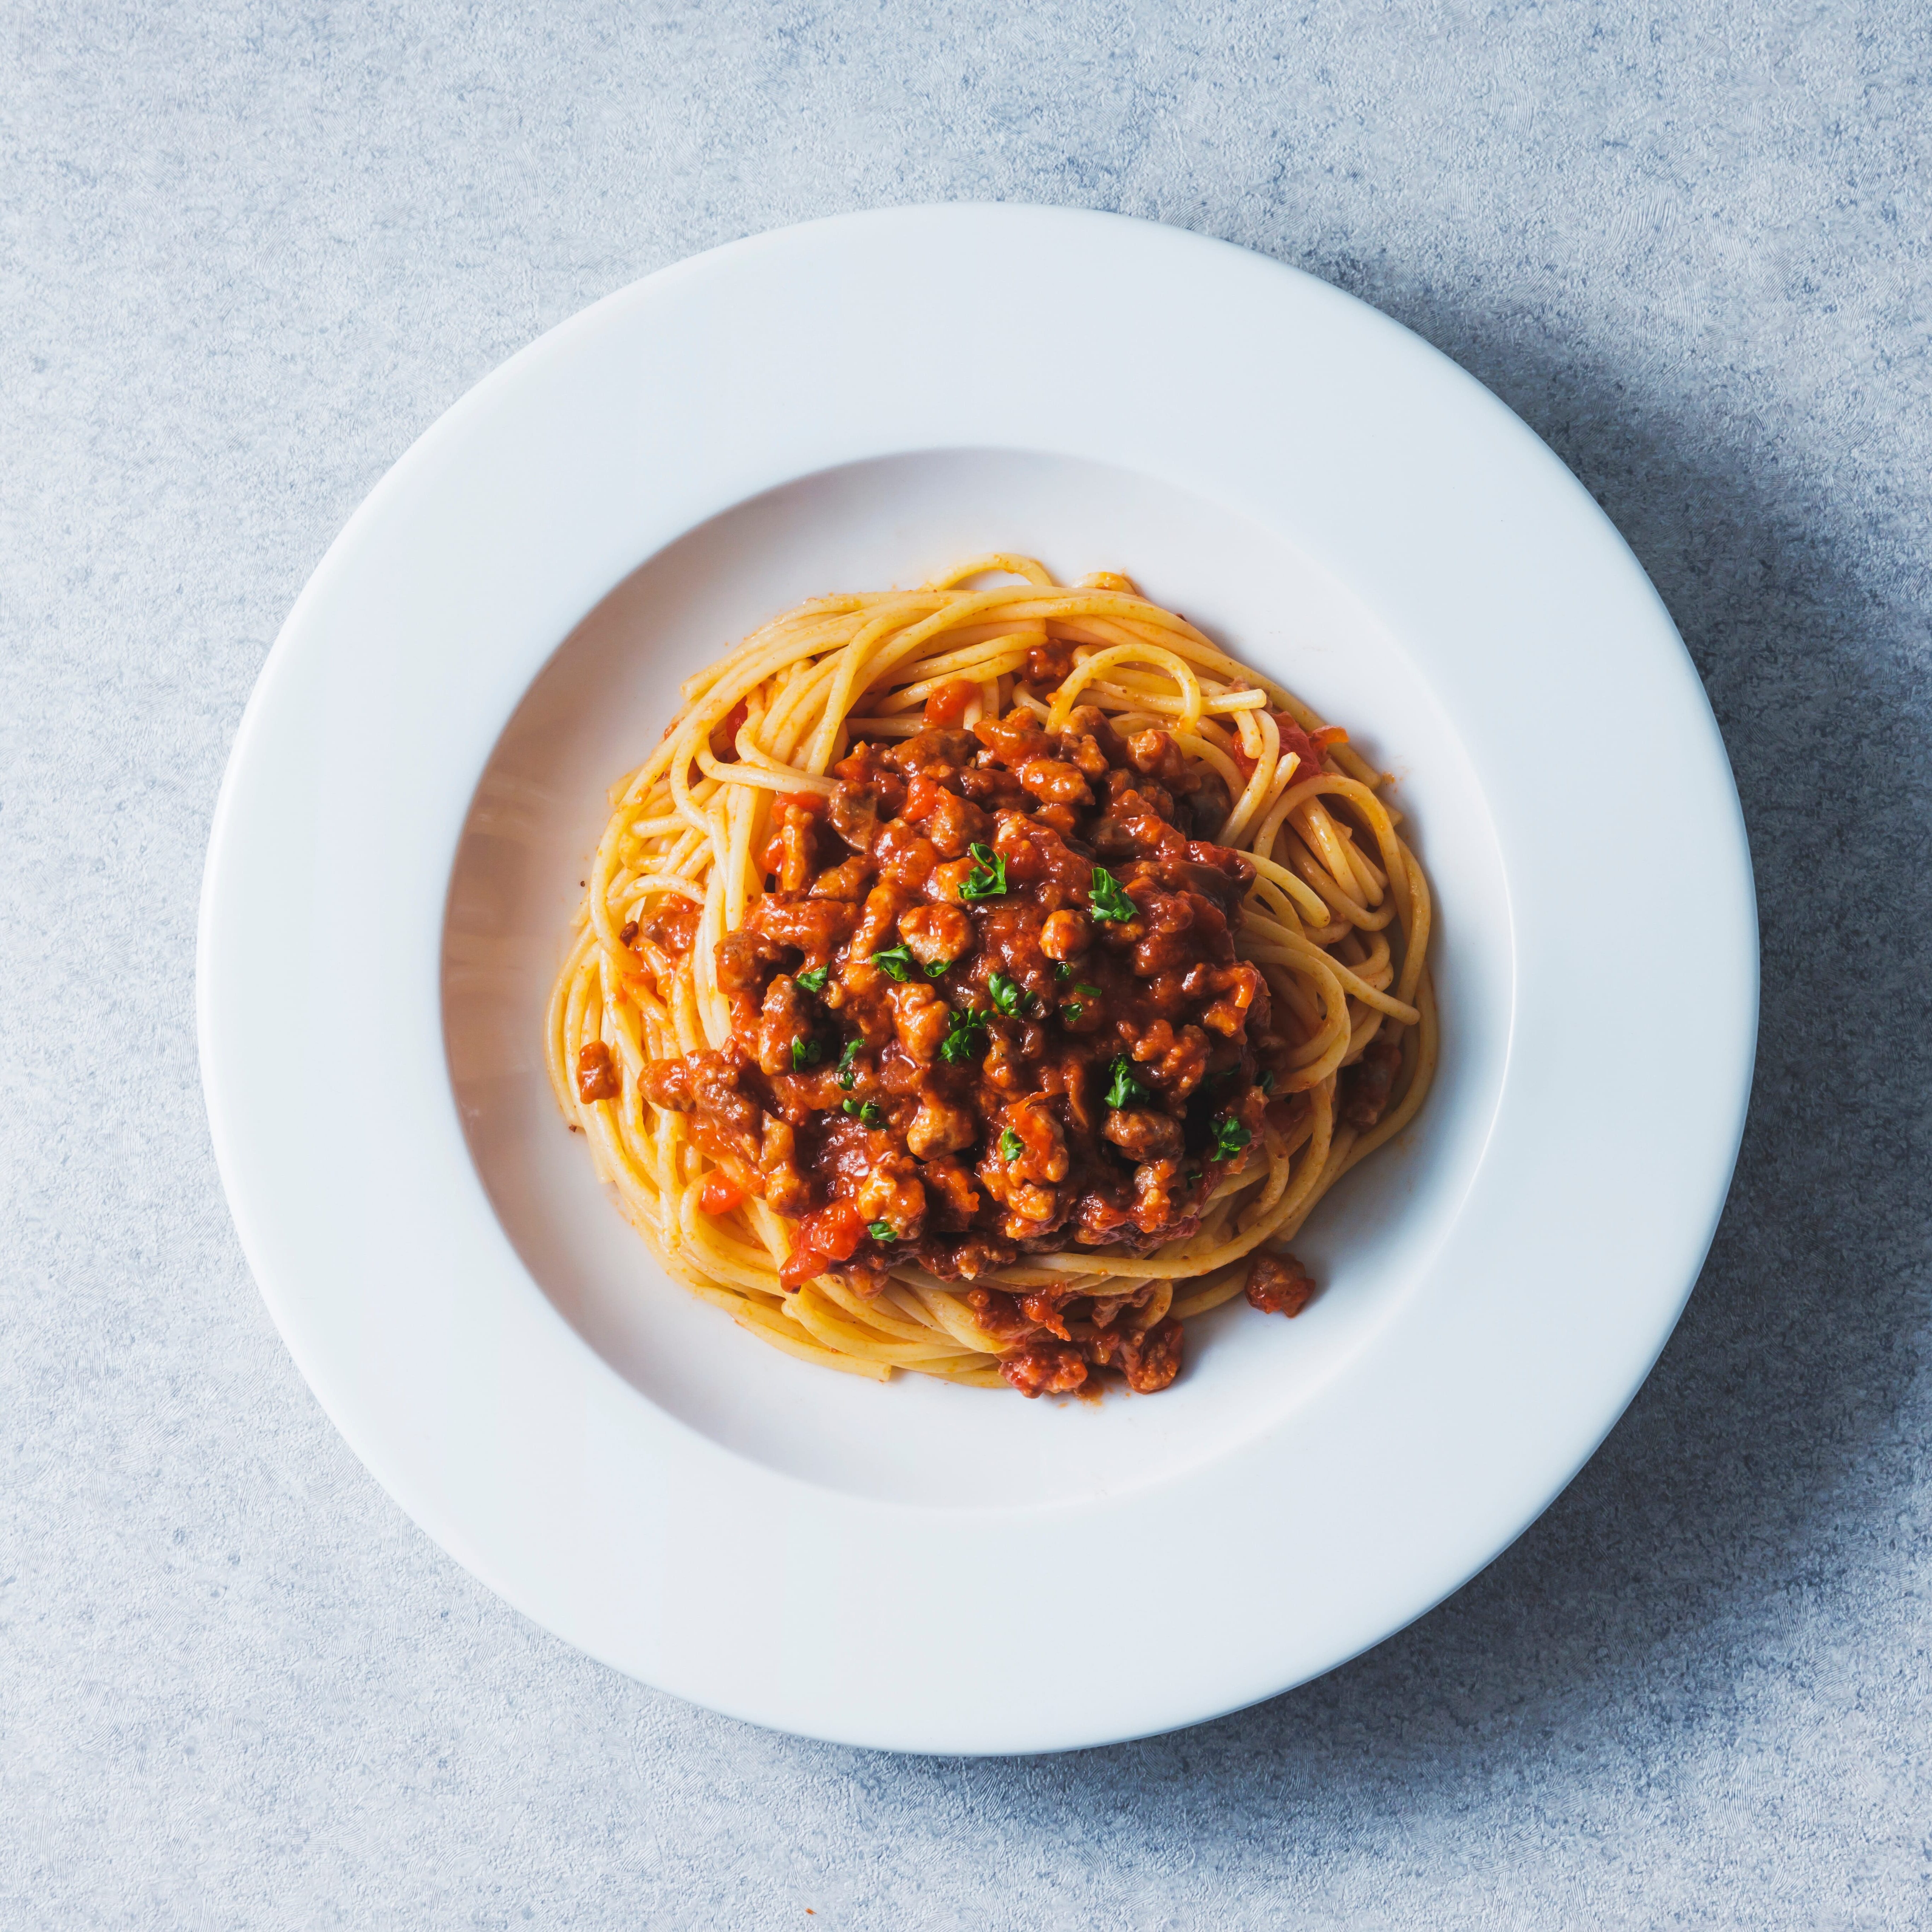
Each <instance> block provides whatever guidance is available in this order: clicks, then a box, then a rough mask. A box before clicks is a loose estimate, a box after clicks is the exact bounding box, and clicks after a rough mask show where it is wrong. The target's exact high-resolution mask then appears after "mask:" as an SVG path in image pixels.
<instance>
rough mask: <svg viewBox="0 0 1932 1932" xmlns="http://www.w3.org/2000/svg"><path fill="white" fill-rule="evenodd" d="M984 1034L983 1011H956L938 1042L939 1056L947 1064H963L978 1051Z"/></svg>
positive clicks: (956, 1065) (955, 1065)
mask: <svg viewBox="0 0 1932 1932" xmlns="http://www.w3.org/2000/svg"><path fill="white" fill-rule="evenodd" d="M985 1038H986V1016H985V1015H984V1014H983V1013H955V1014H954V1015H953V1018H952V1020H951V1022H950V1023H949V1025H947V1030H946V1037H945V1038H944V1040H941V1042H940V1043H939V1057H940V1058H941V1059H942V1060H943V1061H945V1062H946V1064H947V1066H949V1067H964V1066H965V1064H966V1063H967V1062H968V1061H970V1060H971V1058H973V1056H974V1054H975V1053H977V1052H979V1051H980V1045H981V1043H982V1042H983V1040H985Z"/></svg>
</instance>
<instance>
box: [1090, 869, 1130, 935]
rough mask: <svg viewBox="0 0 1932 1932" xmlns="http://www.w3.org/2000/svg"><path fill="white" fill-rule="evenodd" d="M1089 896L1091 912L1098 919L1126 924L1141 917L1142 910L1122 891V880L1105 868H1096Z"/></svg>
mask: <svg viewBox="0 0 1932 1932" xmlns="http://www.w3.org/2000/svg"><path fill="white" fill-rule="evenodd" d="M1089 897H1090V898H1091V900H1092V904H1091V908H1090V910H1091V911H1092V913H1093V914H1094V917H1095V918H1096V919H1112V920H1113V921H1115V922H1117V923H1121V924H1124V923H1125V922H1126V921H1127V920H1128V919H1138V918H1139V917H1140V908H1139V907H1138V906H1137V905H1136V904H1134V902H1133V900H1132V899H1130V898H1128V896H1127V894H1126V893H1125V892H1123V891H1122V890H1121V882H1120V880H1118V879H1117V878H1115V876H1114V875H1113V874H1112V872H1110V871H1108V869H1107V868H1106V866H1105V865H1096V866H1095V867H1094V883H1093V885H1092V886H1091V888H1090V889H1089Z"/></svg>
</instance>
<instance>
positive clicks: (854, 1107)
mask: <svg viewBox="0 0 1932 1932" xmlns="http://www.w3.org/2000/svg"><path fill="white" fill-rule="evenodd" d="M838 1104H839V1108H840V1111H841V1112H844V1113H847V1114H850V1115H851V1116H852V1118H853V1119H854V1120H855V1121H857V1122H858V1123H859V1125H860V1126H861V1127H883V1126H884V1125H885V1124H886V1110H885V1109H884V1108H883V1107H882V1106H880V1105H879V1103H877V1101H876V1100H866V1101H863V1102H860V1101H858V1100H841V1102H840V1103H838Z"/></svg>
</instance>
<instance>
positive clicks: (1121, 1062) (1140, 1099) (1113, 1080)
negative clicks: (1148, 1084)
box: [1107, 1053, 1154, 1107]
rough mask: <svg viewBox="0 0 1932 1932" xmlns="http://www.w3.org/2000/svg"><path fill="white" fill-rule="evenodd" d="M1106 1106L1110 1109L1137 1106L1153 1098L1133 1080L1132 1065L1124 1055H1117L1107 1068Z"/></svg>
mask: <svg viewBox="0 0 1932 1932" xmlns="http://www.w3.org/2000/svg"><path fill="white" fill-rule="evenodd" d="M1107 1073H1108V1075H1109V1084H1108V1087H1107V1105H1108V1106H1110V1107H1134V1106H1140V1105H1141V1104H1142V1103H1144V1102H1145V1101H1148V1100H1152V1099H1153V1098H1154V1096H1153V1095H1152V1094H1150V1093H1149V1092H1148V1090H1147V1089H1146V1088H1145V1087H1143V1086H1142V1085H1141V1083H1140V1082H1139V1081H1138V1080H1136V1079H1135V1078H1134V1064H1133V1061H1131V1060H1130V1059H1129V1058H1127V1055H1125V1054H1124V1053H1122V1054H1117V1055H1115V1057H1114V1060H1113V1062H1112V1064H1111V1065H1110V1066H1109V1067H1108V1069H1107Z"/></svg>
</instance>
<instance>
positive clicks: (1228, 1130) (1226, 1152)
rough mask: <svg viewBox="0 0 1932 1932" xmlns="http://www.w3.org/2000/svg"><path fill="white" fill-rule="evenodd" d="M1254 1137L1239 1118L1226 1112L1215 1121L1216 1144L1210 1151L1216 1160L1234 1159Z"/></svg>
mask: <svg viewBox="0 0 1932 1932" xmlns="http://www.w3.org/2000/svg"><path fill="white" fill-rule="evenodd" d="M1253 1139H1254V1136H1253V1135H1252V1134H1251V1133H1249V1132H1248V1130H1247V1128H1246V1127H1243V1126H1242V1125H1241V1122H1240V1121H1237V1120H1234V1119H1232V1118H1230V1117H1229V1115H1226V1114H1224V1115H1222V1117H1221V1118H1220V1119H1219V1120H1218V1121H1216V1122H1215V1123H1214V1146H1213V1147H1212V1148H1210V1149H1209V1152H1210V1153H1211V1154H1213V1155H1214V1158H1215V1159H1216V1160H1233V1159H1234V1157H1235V1155H1236V1154H1239V1153H1240V1152H1241V1150H1242V1148H1244V1147H1246V1146H1247V1144H1248V1143H1249V1142H1250V1141H1251V1140H1253Z"/></svg>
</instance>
